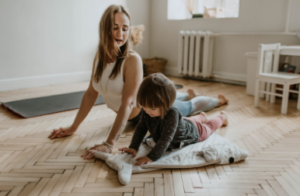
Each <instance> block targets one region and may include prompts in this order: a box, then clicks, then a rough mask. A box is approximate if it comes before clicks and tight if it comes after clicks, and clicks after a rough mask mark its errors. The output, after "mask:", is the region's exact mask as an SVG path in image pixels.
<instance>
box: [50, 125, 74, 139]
mask: <svg viewBox="0 0 300 196" xmlns="http://www.w3.org/2000/svg"><path fill="white" fill-rule="evenodd" d="M75 131H76V129H74V128H72V127H65V128H62V127H60V128H59V129H54V130H53V131H52V132H51V134H50V135H49V136H48V138H50V139H55V138H61V137H66V136H70V135H73V133H74V132H75Z"/></svg>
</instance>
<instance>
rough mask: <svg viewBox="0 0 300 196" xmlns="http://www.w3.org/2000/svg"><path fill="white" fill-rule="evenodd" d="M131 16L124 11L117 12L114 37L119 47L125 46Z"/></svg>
mask: <svg viewBox="0 0 300 196" xmlns="http://www.w3.org/2000/svg"><path fill="white" fill-rule="evenodd" d="M129 24H130V22H129V18H128V17H127V16H126V14H124V13H116V14H115V24H114V28H113V32H112V33H113V38H114V39H115V42H116V43H117V44H118V46H119V47H121V46H123V45H124V44H125V43H126V42H127V40H128V37H129V28H130V26H129Z"/></svg>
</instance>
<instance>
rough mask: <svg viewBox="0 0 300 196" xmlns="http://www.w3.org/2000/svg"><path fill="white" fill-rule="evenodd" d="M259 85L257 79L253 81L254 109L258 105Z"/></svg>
mask: <svg viewBox="0 0 300 196" xmlns="http://www.w3.org/2000/svg"><path fill="white" fill-rule="evenodd" d="M259 84H260V81H259V79H256V81H255V92H254V106H255V107H258V105H259V98H260V96H259V90H260V87H259Z"/></svg>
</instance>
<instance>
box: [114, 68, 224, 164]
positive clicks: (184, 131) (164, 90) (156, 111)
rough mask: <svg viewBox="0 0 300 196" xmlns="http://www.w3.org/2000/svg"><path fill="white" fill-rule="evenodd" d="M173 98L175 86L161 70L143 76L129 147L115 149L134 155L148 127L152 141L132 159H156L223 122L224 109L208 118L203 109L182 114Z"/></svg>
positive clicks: (199, 138)
mask: <svg viewBox="0 0 300 196" xmlns="http://www.w3.org/2000/svg"><path fill="white" fill-rule="evenodd" d="M175 98H176V89H175V86H174V84H173V82H172V81H170V80H169V79H168V78H167V77H165V76H164V75H163V74H161V73H155V74H151V75H149V76H148V77H146V78H145V79H144V80H143V82H142V84H141V86H140V88H139V91H138V94H137V103H138V104H139V105H140V106H141V107H142V114H141V118H140V120H139V123H138V124H137V127H136V130H135V132H134V135H133V138H132V141H131V143H130V145H129V148H120V149H119V150H120V151H124V152H127V153H130V154H132V156H133V157H135V156H136V153H137V151H138V149H139V146H140V144H141V142H142V141H143V139H144V137H145V136H146V134H147V132H148V131H149V132H150V136H149V137H152V139H153V140H154V142H155V143H156V145H155V146H154V147H153V149H152V150H151V151H150V152H149V154H148V155H147V156H144V157H139V158H137V159H136V165H137V166H138V165H143V164H148V163H151V162H153V161H156V160H158V159H159V158H160V157H161V156H162V155H163V154H164V153H165V152H166V151H167V150H173V149H178V148H182V147H184V146H187V145H189V144H194V143H196V142H201V141H204V140H205V139H207V138H208V137H209V136H210V135H211V134H212V133H213V132H214V131H216V130H217V129H218V128H220V127H221V126H227V124H228V120H227V115H226V113H225V112H224V111H222V112H221V114H220V115H219V116H217V117H214V118H212V119H210V120H208V119H207V116H206V114H205V113H204V112H201V113H200V114H199V115H196V116H192V117H182V115H181V113H180V112H179V110H178V109H177V108H175V107H173V106H172V104H173V102H174V101H175Z"/></svg>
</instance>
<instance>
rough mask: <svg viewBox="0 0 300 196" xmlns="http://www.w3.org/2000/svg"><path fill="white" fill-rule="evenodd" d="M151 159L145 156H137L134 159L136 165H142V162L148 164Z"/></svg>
mask: <svg viewBox="0 0 300 196" xmlns="http://www.w3.org/2000/svg"><path fill="white" fill-rule="evenodd" d="M152 162H153V161H152V160H151V159H149V158H148V157H147V156H144V157H139V158H137V159H136V163H135V165H136V166H140V165H144V164H148V163H152Z"/></svg>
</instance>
